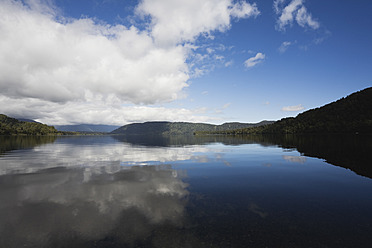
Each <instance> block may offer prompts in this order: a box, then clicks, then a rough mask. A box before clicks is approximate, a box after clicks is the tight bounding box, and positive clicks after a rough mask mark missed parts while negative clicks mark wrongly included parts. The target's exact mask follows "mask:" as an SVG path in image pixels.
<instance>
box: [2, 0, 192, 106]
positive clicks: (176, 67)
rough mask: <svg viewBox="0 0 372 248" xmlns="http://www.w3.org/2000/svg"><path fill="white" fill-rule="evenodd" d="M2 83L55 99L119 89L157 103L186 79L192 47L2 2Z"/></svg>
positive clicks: (16, 91)
mask: <svg viewBox="0 0 372 248" xmlns="http://www.w3.org/2000/svg"><path fill="white" fill-rule="evenodd" d="M0 4H1V8H0V29H1V33H2V37H1V40H0V68H1V70H0V90H1V93H2V94H4V95H7V96H11V97H30V98H38V99H42V100H47V101H52V102H66V101H75V100H86V99H87V96H88V95H94V96H96V97H102V98H107V97H111V96H115V97H117V98H119V99H120V100H121V101H123V102H132V103H136V104H138V103H145V104H151V103H156V102H161V101H170V100H175V99H177V98H178V97H179V96H180V92H181V91H182V89H183V88H185V87H187V80H188V78H189V75H188V66H187V64H186V63H185V58H186V56H187V51H186V49H185V48H183V47H181V46H174V47H170V48H167V49H164V48H159V47H157V46H156V45H155V44H154V43H153V41H152V38H151V37H150V36H149V35H148V34H147V33H146V32H140V31H139V30H138V29H136V28H135V27H131V28H126V27H124V26H121V25H116V26H109V25H102V24H97V23H95V22H94V21H93V20H92V19H79V20H69V21H65V22H58V21H57V20H56V17H55V16H52V15H50V14H48V15H47V14H44V13H43V12H38V9H33V8H30V7H29V6H25V5H23V4H22V3H21V2H13V1H5V2H2V3H0Z"/></svg>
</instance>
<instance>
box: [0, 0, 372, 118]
mask: <svg viewBox="0 0 372 248" xmlns="http://www.w3.org/2000/svg"><path fill="white" fill-rule="evenodd" d="M371 11H372V2H371V1H367V0H364V1H362V0H358V1H352V2H351V1H346V0H342V1H331V0H273V1H268V0H266V1H259V0H257V1H233V0H205V1H197V0H143V1H134V0H130V1H122V0H121V1H120V0H94V1H88V0H54V1H46V0H45V1H43V0H29V1H13V0H2V1H1V2H0V30H1V33H2V39H1V41H0V89H1V91H0V113H4V114H7V115H10V116H14V117H24V118H32V119H36V120H38V121H41V122H43V123H47V124H51V125H56V124H77V123H92V124H116V125H124V124H127V123H131V122H144V121H155V120H158V121H160V120H166V121H192V122H210V123H216V124H218V123H223V122H231V121H240V122H259V121H261V120H278V119H281V118H283V117H288V116H296V115H297V114H298V113H300V112H303V111H306V110H307V109H311V108H315V107H320V106H322V105H324V104H327V103H329V102H332V101H335V100H337V99H339V98H341V97H344V96H346V95H348V94H350V93H352V92H355V91H358V90H362V89H364V88H367V87H370V86H371V84H372V32H371V27H372V18H371V15H370V12H371Z"/></svg>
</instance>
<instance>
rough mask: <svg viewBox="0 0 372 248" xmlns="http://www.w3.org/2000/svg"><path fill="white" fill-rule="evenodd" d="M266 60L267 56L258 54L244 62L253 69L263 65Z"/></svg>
mask: <svg viewBox="0 0 372 248" xmlns="http://www.w3.org/2000/svg"><path fill="white" fill-rule="evenodd" d="M264 59H265V54H263V53H257V54H256V56H254V57H251V58H249V59H247V60H246V61H245V62H244V65H245V66H246V67H247V68H251V67H253V66H255V65H257V64H259V63H261V62H262V61H263V60H264Z"/></svg>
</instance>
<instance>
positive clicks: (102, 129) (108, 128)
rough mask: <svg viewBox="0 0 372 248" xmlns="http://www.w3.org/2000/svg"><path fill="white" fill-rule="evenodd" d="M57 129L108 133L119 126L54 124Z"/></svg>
mask: <svg viewBox="0 0 372 248" xmlns="http://www.w3.org/2000/svg"><path fill="white" fill-rule="evenodd" d="M54 127H55V128H56V129H57V130H58V131H65V132H93V133H94V132H99V133H109V132H111V131H113V130H115V129H117V128H119V127H120V126H114V125H93V124H80V125H56V126H54Z"/></svg>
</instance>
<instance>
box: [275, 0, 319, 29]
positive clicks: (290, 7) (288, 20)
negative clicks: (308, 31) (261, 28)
mask: <svg viewBox="0 0 372 248" xmlns="http://www.w3.org/2000/svg"><path fill="white" fill-rule="evenodd" d="M304 2H305V0H291V1H290V2H289V4H287V5H285V3H287V1H286V0H275V1H274V4H273V8H274V11H275V13H276V14H277V15H279V18H278V20H277V27H276V28H277V29H278V30H285V29H286V26H288V25H292V24H293V22H294V21H296V22H297V24H298V25H300V26H301V27H306V26H308V27H310V28H312V29H318V28H319V27H320V24H319V22H318V21H316V20H314V19H313V17H312V15H311V14H310V13H309V12H308V11H307V9H306V7H305V6H304Z"/></svg>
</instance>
